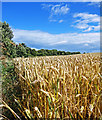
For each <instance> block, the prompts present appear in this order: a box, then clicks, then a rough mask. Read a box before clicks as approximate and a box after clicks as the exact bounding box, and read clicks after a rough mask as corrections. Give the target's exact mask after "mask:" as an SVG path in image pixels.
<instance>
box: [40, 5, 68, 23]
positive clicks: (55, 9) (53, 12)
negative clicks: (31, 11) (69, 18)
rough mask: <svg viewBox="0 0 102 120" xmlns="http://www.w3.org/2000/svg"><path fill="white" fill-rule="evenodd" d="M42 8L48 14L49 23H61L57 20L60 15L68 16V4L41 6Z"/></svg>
mask: <svg viewBox="0 0 102 120" xmlns="http://www.w3.org/2000/svg"><path fill="white" fill-rule="evenodd" d="M42 6H43V7H42V8H44V9H47V10H48V11H49V12H50V15H49V21H50V22H59V23H61V22H62V21H60V20H59V18H60V16H61V15H66V14H68V11H69V7H68V4H64V3H62V4H56V5H53V4H42Z"/></svg>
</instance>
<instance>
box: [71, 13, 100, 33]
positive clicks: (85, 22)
mask: <svg viewBox="0 0 102 120" xmlns="http://www.w3.org/2000/svg"><path fill="white" fill-rule="evenodd" d="M73 17H74V18H77V19H78V20H76V21H75V25H73V26H74V27H76V28H79V29H83V30H84V32H89V31H92V30H94V31H98V30H100V25H99V24H100V16H99V15H97V14H88V13H75V14H74V15H73ZM90 23H91V24H94V23H95V24H97V25H96V26H94V25H90Z"/></svg>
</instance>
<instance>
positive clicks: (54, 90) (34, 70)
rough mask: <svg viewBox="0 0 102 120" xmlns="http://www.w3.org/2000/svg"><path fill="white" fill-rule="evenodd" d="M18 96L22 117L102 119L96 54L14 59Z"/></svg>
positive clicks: (101, 85) (100, 88)
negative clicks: (18, 88)
mask: <svg viewBox="0 0 102 120" xmlns="http://www.w3.org/2000/svg"><path fill="white" fill-rule="evenodd" d="M13 62H14V64H15V72H16V73H17V75H18V85H19V87H20V90H21V91H20V92H21V93H20V94H21V95H20V97H16V96H14V98H15V102H16V104H17V105H18V111H19V112H20V113H21V114H22V116H23V117H24V118H25V119H35V118H61V119H66V118H72V119H74V118H75V119H83V118H87V119H88V118H101V117H102V115H101V112H102V111H101V110H102V107H101V98H102V94H101V90H102V84H101V78H102V74H101V61H100V55H99V54H84V55H73V56H54V57H53V56H51V57H35V58H15V59H14V60H13Z"/></svg>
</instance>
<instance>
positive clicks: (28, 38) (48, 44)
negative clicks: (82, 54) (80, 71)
mask: <svg viewBox="0 0 102 120" xmlns="http://www.w3.org/2000/svg"><path fill="white" fill-rule="evenodd" d="M13 32H14V38H13V40H14V42H16V43H23V42H24V43H25V44H26V45H27V46H29V47H31V48H37V49H42V48H44V49H53V48H55V49H62V50H69V49H70V50H81V49H86V50H88V49H90V50H91V49H94V48H95V49H96V48H98V49H99V45H100V33H97V32H96V33H62V34H50V33H47V32H43V31H39V30H36V31H30V30H19V29H13ZM72 46H73V47H72Z"/></svg>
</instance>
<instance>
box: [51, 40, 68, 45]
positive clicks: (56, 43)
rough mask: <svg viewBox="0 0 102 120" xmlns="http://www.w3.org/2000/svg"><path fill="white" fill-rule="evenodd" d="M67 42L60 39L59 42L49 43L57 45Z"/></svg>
mask: <svg viewBox="0 0 102 120" xmlns="http://www.w3.org/2000/svg"><path fill="white" fill-rule="evenodd" d="M65 43H67V41H65V40H64V41H60V42H55V43H51V44H50V45H59V44H65Z"/></svg>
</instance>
